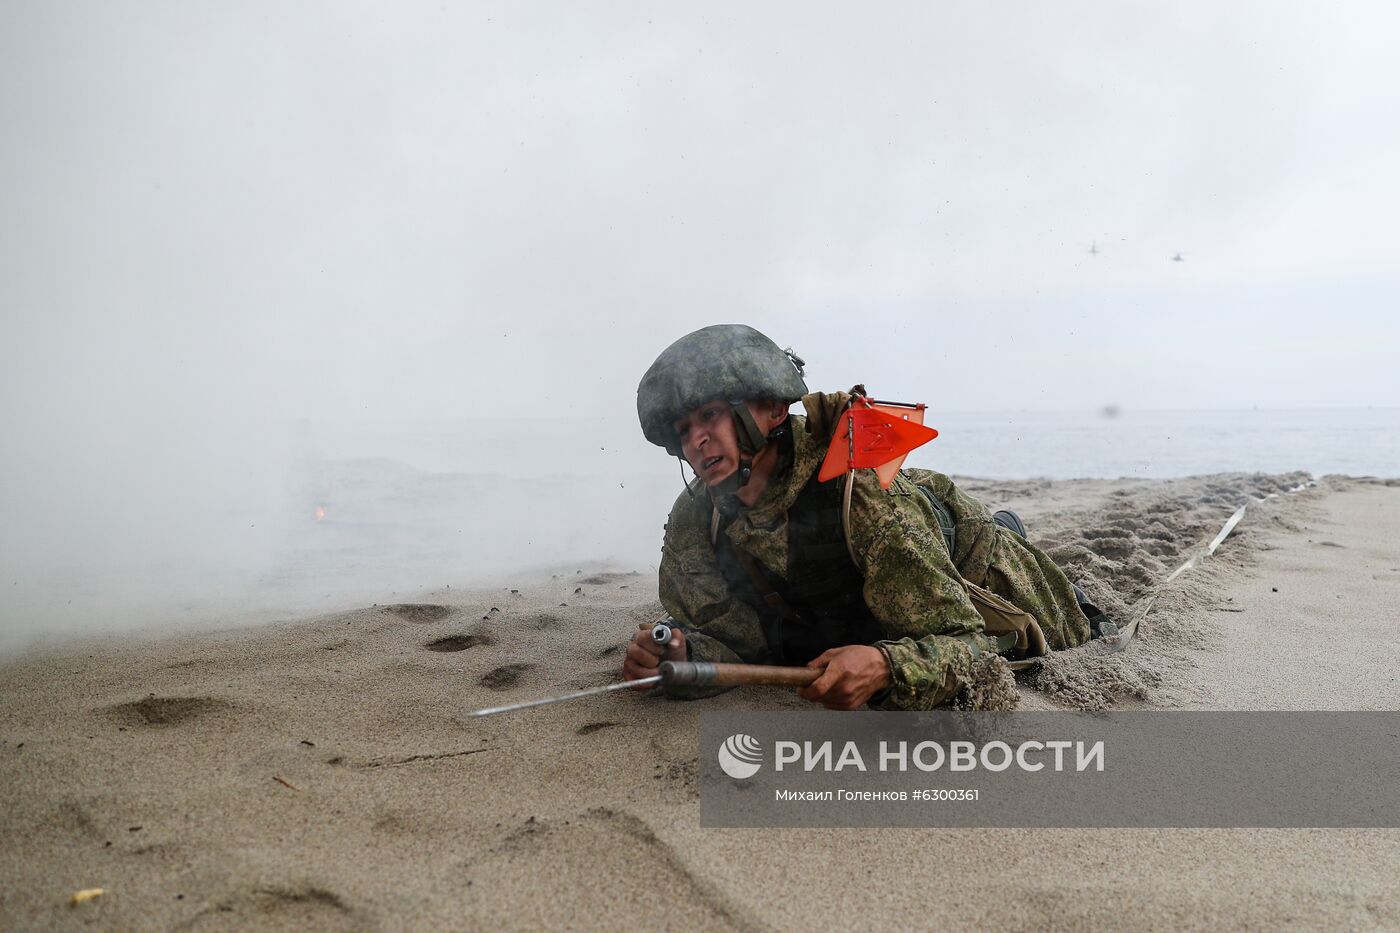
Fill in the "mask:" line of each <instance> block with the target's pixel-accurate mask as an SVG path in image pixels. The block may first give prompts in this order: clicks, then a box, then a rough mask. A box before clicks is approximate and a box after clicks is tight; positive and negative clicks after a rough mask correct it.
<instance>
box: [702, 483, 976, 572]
mask: <svg viewBox="0 0 1400 933" xmlns="http://www.w3.org/2000/svg"><path fill="white" fill-rule="evenodd" d="M855 476H856V473H855V471H854V470H847V471H846V488H845V489H843V490H842V491H841V533H842V534H843V535H845V538H846V553H847V554H849V555H851V562H852V563H853V564H855V565H856V566H857V567H861V564H860V561H859V560H856V549H855V548H854V547H853V546H852V545H851V487H852V486H854V485H855ZM914 488H915V489H917V490H919V492H921V493H923V494H924V498H925V499H927V500H928V503H929V505H931V506H933V514H934V515H935V516H937V518H938V530H939V531H941V532H943V543H944V544H946V545H947V546H948V559H949V560H952V559H953V547H954V545H956V544H957V541H958V526H957V524H956V523H955V522H954V521H953V515H952V513H951V512H949V511H948V507H947V506H946V505H944V504H943V503H942V502H939V501H938V497H937V496H935V495H934V494H933V490H932V489H929V488H928V487H927V486H922V485H920V484H918V483H915V484H914ZM715 521H716V522H718V521H719V513H718V512H716V513H715ZM861 572H862V573H864V572H865V568H863V567H861Z"/></svg>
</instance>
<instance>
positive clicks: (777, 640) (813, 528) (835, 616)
mask: <svg viewBox="0 0 1400 933" xmlns="http://www.w3.org/2000/svg"><path fill="white" fill-rule="evenodd" d="M843 485H844V484H843V482H842V480H841V479H834V480H831V481H829V482H825V483H820V482H818V481H817V476H816V474H815V473H813V474H812V478H811V479H810V480H808V481H807V485H805V486H804V487H802V491H801V492H800V493H798V495H797V499H796V500H795V501H794V502H793V504H792V505H791V507H789V509H788V566H787V574H786V577H785V578H780V577H778V576H776V575H774V574H772V573H770V572H769V571H768V569H767V568H766V567H764V566H763V565H762V564H761V563H760V562H758V561H757V560H754V559H753V558H752V557H750V556H749V555H747V554H744V553H741V552H740V551H739V549H738V548H736V547H735V546H734V544H733V542H731V541H730V540H729V537H728V535H725V534H724V533H723V528H722V527H721V524H722V523H721V522H719V521H716V522H715V523H714V525H713V527H712V532H713V534H712V543H713V545H714V548H715V557H716V560H717V563H718V564H719V570H720V574H721V575H722V576H723V577H724V580H725V583H727V584H728V585H729V591H730V592H731V593H733V594H734V595H735V596H736V597H737V598H739V599H741V600H743V601H744V602H745V603H748V604H749V605H750V606H752V607H753V609H754V611H755V612H757V613H758V617H759V620H760V621H761V623H762V624H763V630H764V634H765V635H766V636H767V639H768V646H769V650H770V651H771V652H772V654H773V660H774V661H775V662H776V663H778V664H806V663H807V662H808V661H810V660H812V659H813V658H815V657H816V656H817V655H819V654H821V653H822V652H823V651H826V650H827V649H828V648H835V647H839V646H841V645H869V644H872V643H874V642H876V641H879V640H880V639H881V638H883V637H884V635H883V633H882V630H881V626H880V622H879V620H878V619H876V618H875V615H874V614H873V613H872V612H871V611H870V607H868V606H867V605H866V604H865V596H864V592H863V587H864V585H865V577H864V576H863V575H862V573H861V571H860V569H859V568H857V567H856V565H855V563H854V562H853V561H852V560H851V557H850V554H849V553H848V551H847V548H846V535H845V531H844V529H843V527H842V522H841V497H842V487H843ZM716 518H717V519H718V513H716Z"/></svg>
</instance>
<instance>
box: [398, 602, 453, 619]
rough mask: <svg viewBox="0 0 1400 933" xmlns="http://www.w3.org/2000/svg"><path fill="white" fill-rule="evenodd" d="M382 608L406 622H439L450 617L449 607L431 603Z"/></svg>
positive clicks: (401, 604) (404, 604) (400, 604)
mask: <svg viewBox="0 0 1400 933" xmlns="http://www.w3.org/2000/svg"><path fill="white" fill-rule="evenodd" d="M384 608H385V609H387V610H389V611H390V612H392V613H393V614H394V615H396V616H398V617H399V618H400V619H403V620H404V621H406V622H440V621H441V620H443V619H445V618H447V617H448V616H450V615H452V609H451V607H449V606H435V605H433V604H432V603H399V604H397V605H394V606H385V607H384Z"/></svg>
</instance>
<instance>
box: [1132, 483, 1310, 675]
mask: <svg viewBox="0 0 1400 933" xmlns="http://www.w3.org/2000/svg"><path fill="white" fill-rule="evenodd" d="M1316 485H1317V481H1316V480H1311V479H1310V480H1308V481H1307V482H1306V483H1299V484H1298V485H1297V486H1294V487H1293V488H1292V489H1290V490H1288V491H1287V492H1286V493H1284V495H1292V494H1293V493H1295V492H1301V491H1303V490H1304V489H1307V488H1308V487H1309V486H1316ZM1278 497H1279V494H1278V493H1276V492H1271V493H1269V494H1268V495H1267V496H1263V497H1254V496H1251V497H1250V501H1249V502H1246V503H1245V504H1244V505H1242V506H1240V507H1239V508H1238V509H1236V510H1235V514H1233V515H1231V516H1230V517H1229V519H1227V520H1226V522H1225V526H1224V527H1223V528H1221V529H1220V533H1219V534H1218V535H1216V536H1215V538H1214V539H1212V540H1211V542H1210V544H1207V545H1206V546H1205V547H1204V548H1202V549H1201V550H1200V551H1198V552H1197V553H1196V554H1194V555H1192V557H1191V559H1190V560H1188V561H1187V562H1186V563H1184V564H1182V565H1181V566H1180V567H1178V568H1176V569H1175V570H1173V571H1172V572H1171V576H1169V577H1167V578H1166V579H1165V580H1163V581H1162V583H1161V585H1160V586H1158V587H1157V591H1156V592H1155V593H1153V594H1152V595H1151V596H1149V597H1147V601H1146V602H1145V603H1143V606H1142V611H1141V612H1139V613H1138V614H1137V618H1135V619H1134V620H1133V621H1131V622H1129V623H1128V624H1127V625H1125V626H1123V628H1121V629H1120V630H1119V631H1118V635H1117V636H1116V638H1114V643H1113V644H1112V647H1113V649H1114V650H1115V651H1122V650H1124V649H1125V648H1127V647H1128V644H1129V643H1130V642H1131V641H1132V640H1133V636H1134V635H1136V634H1137V629H1138V623H1140V622H1141V621H1142V620H1143V619H1145V618H1147V613H1148V611H1149V610H1150V609H1151V608H1152V604H1153V603H1155V602H1156V601H1157V597H1158V596H1159V595H1161V592H1162V590H1163V589H1165V588H1166V585H1167V584H1168V583H1170V582H1172V581H1173V580H1175V579H1176V578H1177V577H1179V576H1181V575H1182V574H1183V573H1185V572H1186V571H1188V570H1190V569H1191V568H1192V567H1195V566H1196V564H1197V562H1198V561H1200V560H1201V558H1203V557H1209V556H1211V555H1212V554H1214V553H1215V550H1216V548H1218V547H1220V545H1221V543H1222V542H1223V541H1224V540H1225V539H1226V538H1228V537H1229V536H1230V532H1232V531H1234V530H1235V526H1236V525H1238V524H1239V523H1240V519H1242V518H1244V513H1245V510H1246V509H1248V508H1249V507H1250V505H1251V504H1255V503H1259V502H1264V501H1266V500H1268V499H1277V498H1278Z"/></svg>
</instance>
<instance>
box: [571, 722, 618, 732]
mask: <svg viewBox="0 0 1400 933" xmlns="http://www.w3.org/2000/svg"><path fill="white" fill-rule="evenodd" d="M618 725H621V723H616V722H590V723H588V724H587V725H583V726H579V727H578V728H577V729H575V730H574V735H592V734H593V733H595V732H599V731H601V730H603V729H611V728H612V727H613V726H618Z"/></svg>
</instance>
